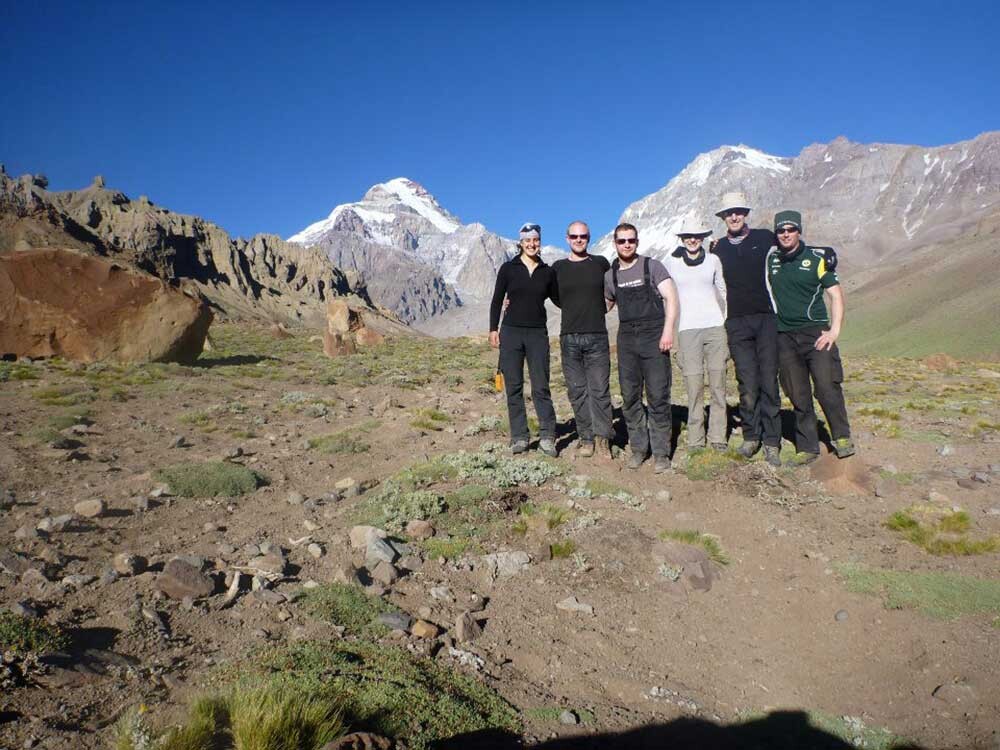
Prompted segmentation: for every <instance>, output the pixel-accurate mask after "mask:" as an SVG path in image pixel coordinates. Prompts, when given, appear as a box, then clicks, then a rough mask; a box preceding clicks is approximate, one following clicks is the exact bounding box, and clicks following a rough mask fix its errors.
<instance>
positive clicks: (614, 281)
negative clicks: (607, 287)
mask: <svg viewBox="0 0 1000 750" xmlns="http://www.w3.org/2000/svg"><path fill="white" fill-rule="evenodd" d="M618 265H619V263H618V258H615V260H614V263H612V264H611V288H612V290H613V291H614V293H615V294H618Z"/></svg>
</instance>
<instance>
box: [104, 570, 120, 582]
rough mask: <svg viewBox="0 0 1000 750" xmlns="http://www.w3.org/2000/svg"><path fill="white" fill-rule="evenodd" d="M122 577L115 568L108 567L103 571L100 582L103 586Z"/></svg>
mask: <svg viewBox="0 0 1000 750" xmlns="http://www.w3.org/2000/svg"><path fill="white" fill-rule="evenodd" d="M120 577H121V576H119V575H118V571H117V570H115V569H114V568H106V569H105V570H104V572H103V573H101V578H100V583H101V585H102V586H110V585H111V584H112V583H114V582H115V581H117V580H118V579H119V578H120Z"/></svg>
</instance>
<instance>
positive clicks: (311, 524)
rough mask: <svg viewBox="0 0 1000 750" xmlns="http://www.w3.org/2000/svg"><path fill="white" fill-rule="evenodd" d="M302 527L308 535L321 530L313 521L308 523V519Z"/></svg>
mask: <svg viewBox="0 0 1000 750" xmlns="http://www.w3.org/2000/svg"><path fill="white" fill-rule="evenodd" d="M302 526H303V527H305V530H306V531H308V532H310V533H312V532H313V531H319V530H320V529H321V528H323V527H322V526H320V525H319V524H318V523H316V522H315V521H310V520H309V519H308V518H307V519H306V520H305V521H303V522H302Z"/></svg>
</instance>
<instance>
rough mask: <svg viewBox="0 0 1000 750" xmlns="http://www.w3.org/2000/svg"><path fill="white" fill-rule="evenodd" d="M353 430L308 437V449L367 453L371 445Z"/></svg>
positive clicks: (348, 453)
mask: <svg viewBox="0 0 1000 750" xmlns="http://www.w3.org/2000/svg"><path fill="white" fill-rule="evenodd" d="M354 433H355V430H343V431H341V432H335V433H333V434H332V435H323V436H321V437H314V438H309V448H310V450H314V451H318V452H319V453H332V454H337V455H341V454H347V455H354V454H357V453H367V452H368V451H369V449H371V446H370V445H369V444H368V443H366V442H364V441H363V440H361V439H360V438H358V437H357V435H355V434H354Z"/></svg>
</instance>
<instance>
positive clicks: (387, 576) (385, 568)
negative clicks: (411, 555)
mask: <svg viewBox="0 0 1000 750" xmlns="http://www.w3.org/2000/svg"><path fill="white" fill-rule="evenodd" d="M372 579H373V580H375V581H377V582H378V583H381V584H382V585H383V586H390V585H392V584H393V583H395V582H396V581H398V580H399V571H398V570H396V566H395V565H393V564H392V563H388V562H386V561H385V560H380V561H379V563H378V564H377V565H376V566H375V568H374V569H373V570H372Z"/></svg>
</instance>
